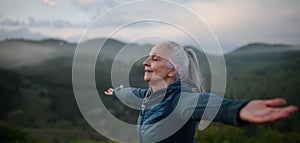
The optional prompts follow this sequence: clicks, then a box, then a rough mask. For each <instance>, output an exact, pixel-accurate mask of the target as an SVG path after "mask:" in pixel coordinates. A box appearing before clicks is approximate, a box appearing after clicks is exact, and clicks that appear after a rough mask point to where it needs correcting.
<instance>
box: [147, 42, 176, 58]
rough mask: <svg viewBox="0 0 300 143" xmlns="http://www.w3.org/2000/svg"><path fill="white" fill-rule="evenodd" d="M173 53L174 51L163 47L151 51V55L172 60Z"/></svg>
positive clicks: (155, 47)
mask: <svg viewBox="0 0 300 143" xmlns="http://www.w3.org/2000/svg"><path fill="white" fill-rule="evenodd" d="M172 52H173V50H172V49H170V48H167V47H165V46H162V45H157V46H154V47H153V48H152V49H151V51H150V53H149V55H157V56H160V57H163V58H165V59H170V56H171V53H172Z"/></svg>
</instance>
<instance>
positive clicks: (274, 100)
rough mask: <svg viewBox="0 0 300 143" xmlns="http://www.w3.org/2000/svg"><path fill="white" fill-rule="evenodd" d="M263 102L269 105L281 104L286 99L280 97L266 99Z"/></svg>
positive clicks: (284, 102) (283, 103)
mask: <svg viewBox="0 0 300 143" xmlns="http://www.w3.org/2000/svg"><path fill="white" fill-rule="evenodd" d="M265 104H266V105H267V106H269V107H275V106H281V105H285V104H286V100H285V99H282V98H275V99H270V100H266V101H265Z"/></svg>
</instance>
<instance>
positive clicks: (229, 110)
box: [113, 82, 249, 143]
mask: <svg viewBox="0 0 300 143" xmlns="http://www.w3.org/2000/svg"><path fill="white" fill-rule="evenodd" d="M192 85H193V84H191V83H188V82H176V83H173V84H171V85H170V86H169V87H167V88H165V89H161V90H158V91H156V92H154V93H152V91H151V89H150V88H148V89H141V88H116V89H114V92H113V96H114V97H117V98H118V99H119V100H120V101H121V102H123V103H124V104H126V105H128V106H131V107H133V108H137V109H140V110H141V112H140V114H139V118H138V123H137V124H138V129H137V130H138V136H139V142H141V143H152V142H161V143H193V142H194V135H195V130H196V125H197V121H200V120H210V121H214V122H222V123H225V124H229V125H240V124H245V123H246V122H244V121H241V120H240V119H239V111H240V109H241V108H242V107H244V106H245V105H246V104H247V103H248V102H249V101H248V100H232V99H227V98H223V97H222V96H217V95H214V94H210V93H197V92H196V91H195V90H194V88H193V86H192ZM209 100H210V101H211V102H208V101H209ZM208 103H209V104H208ZM205 110H206V111H205ZM204 112H207V113H208V114H205V116H203V114H204ZM210 113H211V114H210ZM214 113H216V114H214Z"/></svg>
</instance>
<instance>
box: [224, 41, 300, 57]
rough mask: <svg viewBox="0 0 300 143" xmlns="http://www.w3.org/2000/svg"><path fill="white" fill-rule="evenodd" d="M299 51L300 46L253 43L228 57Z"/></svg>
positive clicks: (238, 49)
mask: <svg viewBox="0 0 300 143" xmlns="http://www.w3.org/2000/svg"><path fill="white" fill-rule="evenodd" d="M299 50H300V46H293V45H288V44H268V43H251V44H248V45H245V46H242V47H240V48H237V49H236V50H234V51H232V52H230V53H228V54H227V55H239V54H259V53H274V52H287V51H299Z"/></svg>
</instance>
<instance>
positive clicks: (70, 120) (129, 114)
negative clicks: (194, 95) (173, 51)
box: [0, 39, 300, 141]
mask: <svg viewBox="0 0 300 143" xmlns="http://www.w3.org/2000/svg"><path fill="white" fill-rule="evenodd" d="M103 42H104V39H94V40H90V41H86V42H84V43H81V44H82V45H84V46H86V47H87V48H95V47H97V46H99V45H100V44H102V43H103ZM125 45H126V43H124V42H120V41H117V40H114V39H108V41H107V42H106V43H105V44H104V47H103V48H102V49H101V52H100V54H99V57H98V59H97V64H96V68H95V70H96V75H95V77H96V82H97V87H98V91H99V96H100V97H101V99H102V100H103V101H104V103H105V104H106V106H107V107H108V108H109V110H110V111H111V112H112V114H113V115H115V116H117V117H118V118H120V119H121V120H124V121H126V122H129V123H135V122H136V117H137V114H138V111H136V110H133V109H130V108H128V107H126V106H124V105H122V104H121V103H120V102H118V101H116V100H115V99H112V98H109V97H106V96H104V95H103V94H102V93H103V91H104V90H105V89H107V88H109V87H111V78H110V74H111V71H110V69H111V64H112V62H113V61H112V60H113V59H114V57H115V56H116V55H117V54H118V52H119V51H120V49H121V48H122V47H123V46H125ZM127 46H128V47H129V48H131V50H132V51H135V52H132V53H129V54H127V55H125V57H124V58H125V59H128V60H129V61H130V60H131V59H130V58H131V57H134V55H135V54H137V53H138V51H139V50H140V49H141V48H146V49H150V48H151V45H138V44H130V45H127ZM76 47H77V44H75V43H67V42H65V41H61V40H55V39H49V40H43V41H27V40H5V41H0V107H1V108H0V110H1V114H0V120H1V121H0V127H2V125H3V124H4V125H7V126H10V127H18V128H21V129H26V130H27V131H28V132H29V133H30V134H32V135H33V136H36V137H37V138H42V140H43V139H45V140H51V139H53V138H55V139H57V140H59V141H65V140H70V138H75V140H86V139H89V140H105V139H104V138H103V137H101V136H99V135H97V134H96V135H95V132H94V131H93V130H92V129H91V128H90V127H89V125H88V124H87V123H86V122H85V120H84V118H83V117H82V115H81V114H80V112H79V109H78V107H77V104H76V101H75V98H74V95H73V88H72V62H73V56H74V52H75V49H76ZM197 54H198V55H199V60H200V67H203V66H204V67H203V74H204V75H205V76H204V78H205V83H207V84H208V86H207V87H209V83H210V79H209V77H210V74H209V70H208V69H209V68H208V64H207V62H206V59H205V55H204V54H203V53H202V52H200V51H197ZM208 56H214V55H208ZM142 60H143V58H141V59H140V60H138V61H137V62H135V64H134V65H133V68H132V69H131V71H130V75H129V78H130V84H131V85H132V86H140V87H145V86H146V83H145V82H143V66H142ZM225 60H226V68H227V88H226V94H225V96H226V97H228V98H236V99H256V98H263V99H268V98H274V97H281V98H285V99H287V100H288V102H289V103H291V104H294V105H297V106H298V107H300V98H299V96H300V88H299V85H300V46H291V45H282V44H281V45H280V44H277V45H272V44H266V43H255V44H249V45H246V46H243V47H240V48H238V49H237V50H235V51H233V52H231V53H228V54H226V55H225ZM120 63H121V66H120V68H119V69H118V70H120V71H123V70H124V68H123V67H126V66H128V61H120ZM81 64H82V67H83V68H84V67H85V64H86V63H81ZM299 120H300V113H299V111H298V112H296V114H294V115H293V116H292V117H291V118H289V119H285V120H283V121H280V122H276V123H274V124H268V125H269V126H271V127H274V128H276V129H278V130H280V131H296V133H298V134H299V133H300V123H299V122H298V121H299ZM50 129H51V131H49V130H50ZM74 129H76V130H78V132H79V133H78V132H76V133H74ZM10 131H11V130H10ZM78 134H81V135H78ZM74 135H76V136H74ZM49 138H50V139H49ZM52 141H53V140H52Z"/></svg>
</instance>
